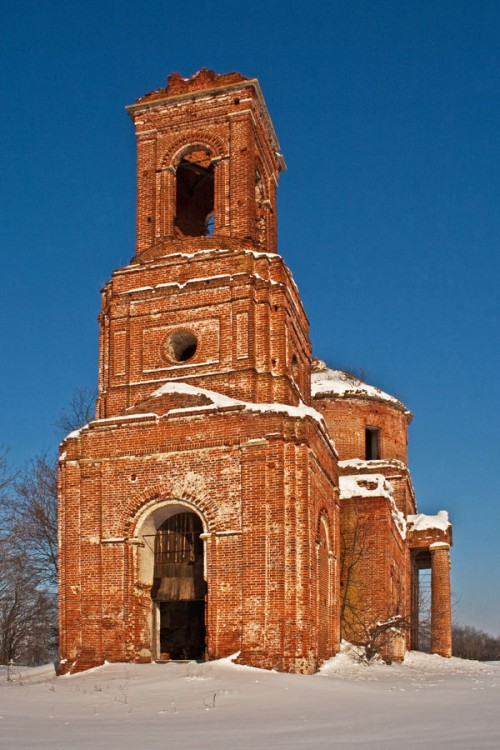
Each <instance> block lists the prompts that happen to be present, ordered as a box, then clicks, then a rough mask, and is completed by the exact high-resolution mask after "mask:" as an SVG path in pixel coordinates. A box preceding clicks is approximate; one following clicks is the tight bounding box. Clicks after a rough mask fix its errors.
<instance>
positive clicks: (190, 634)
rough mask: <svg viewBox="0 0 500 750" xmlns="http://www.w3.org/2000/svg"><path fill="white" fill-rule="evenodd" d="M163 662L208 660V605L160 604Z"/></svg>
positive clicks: (185, 603)
mask: <svg viewBox="0 0 500 750" xmlns="http://www.w3.org/2000/svg"><path fill="white" fill-rule="evenodd" d="M158 608H159V616H160V659H162V658H163V659H175V660H181V659H197V660H200V659H204V658H205V602H204V601H179V602H160V604H159V605H158Z"/></svg>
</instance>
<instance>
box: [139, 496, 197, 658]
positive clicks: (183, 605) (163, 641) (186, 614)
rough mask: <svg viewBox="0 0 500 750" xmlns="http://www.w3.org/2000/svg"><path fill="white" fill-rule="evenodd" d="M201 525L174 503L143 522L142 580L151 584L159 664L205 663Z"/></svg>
mask: <svg viewBox="0 0 500 750" xmlns="http://www.w3.org/2000/svg"><path fill="white" fill-rule="evenodd" d="M203 531H204V528H203V521H202V519H201V517H200V516H199V515H198V513H197V512H195V511H194V510H192V509H191V507H190V506H188V505H186V504H184V503H180V502H175V501H170V502H167V503H165V504H162V505H161V506H157V507H156V508H155V509H154V510H153V511H152V512H151V513H150V514H149V515H148V516H147V518H146V519H145V521H144V523H143V524H142V527H141V531H140V533H139V535H138V536H139V538H141V539H142V540H143V542H144V547H143V548H142V555H141V558H140V563H139V571H140V578H141V580H143V581H144V582H146V580H147V581H148V582H149V585H150V586H151V589H150V591H151V605H152V617H151V631H152V632H151V634H152V638H151V645H152V656H153V658H154V659H155V660H156V661H169V660H175V661H177V660H204V659H205V654H206V625H205V621H206V602H207V584H206V579H205V560H204V542H203V537H202V535H203Z"/></svg>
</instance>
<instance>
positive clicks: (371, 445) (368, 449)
mask: <svg viewBox="0 0 500 750" xmlns="http://www.w3.org/2000/svg"><path fill="white" fill-rule="evenodd" d="M365 458H366V460H367V461H376V460H377V459H379V458H380V428H379V427H367V428H366V430H365Z"/></svg>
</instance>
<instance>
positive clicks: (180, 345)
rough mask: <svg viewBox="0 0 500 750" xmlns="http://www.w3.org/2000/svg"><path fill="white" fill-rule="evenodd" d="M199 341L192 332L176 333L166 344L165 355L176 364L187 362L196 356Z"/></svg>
mask: <svg viewBox="0 0 500 750" xmlns="http://www.w3.org/2000/svg"><path fill="white" fill-rule="evenodd" d="M197 346H198V341H197V339H196V336H195V335H194V333H191V331H174V333H172V334H170V336H169V337H168V339H167V340H166V342H165V354H166V355H167V357H168V358H169V359H171V360H173V361H174V362H187V361H188V360H189V359H191V358H192V357H194V355H195V354H196V348H197Z"/></svg>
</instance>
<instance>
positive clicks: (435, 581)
mask: <svg viewBox="0 0 500 750" xmlns="http://www.w3.org/2000/svg"><path fill="white" fill-rule="evenodd" d="M429 549H430V552H431V571H432V578H431V653H432V654H439V655H440V656H451V587H450V545H449V544H446V543H445V542H435V543H434V544H431V545H430V547H429Z"/></svg>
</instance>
